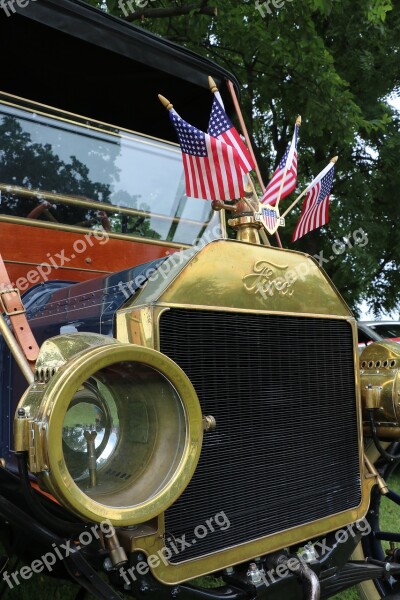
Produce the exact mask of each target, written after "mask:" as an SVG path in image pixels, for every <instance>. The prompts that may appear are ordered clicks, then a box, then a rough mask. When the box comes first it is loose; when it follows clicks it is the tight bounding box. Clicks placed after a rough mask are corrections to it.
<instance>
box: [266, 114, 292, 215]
mask: <svg viewBox="0 0 400 600" xmlns="http://www.w3.org/2000/svg"><path fill="white" fill-rule="evenodd" d="M299 129H300V127H299V125H295V127H294V133H293V138H292V141H291V143H290V144H289V146H288V147H287V149H286V152H285V154H284V155H283V157H282V160H281V162H280V163H279V165H278V166H277V168H276V171H275V173H274V174H273V176H272V178H271V180H270V182H269V184H268V185H267V189H266V190H265V192H264V195H263V197H262V198H261V202H262V203H263V204H270V205H271V206H274V205H275V204H276V202H277V200H278V197H279V191H280V189H281V186H282V180H283V176H284V175H285V170H286V175H285V179H284V182H283V187H282V194H281V197H280V200H283V198H286V196H288V195H289V194H291V193H292V192H293V190H294V189H295V188H296V180H297V141H298V138H299ZM286 165H287V169H286Z"/></svg>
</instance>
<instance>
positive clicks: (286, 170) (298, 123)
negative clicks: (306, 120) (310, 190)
mask: <svg viewBox="0 0 400 600" xmlns="http://www.w3.org/2000/svg"><path fill="white" fill-rule="evenodd" d="M300 125H301V116H300V115H298V116H297V119H296V122H295V124H294V126H295V127H296V126H298V127H300ZM288 158H289V157H288ZM288 169H289V161H288V160H287V161H286V165H285V170H284V171H283V177H282V181H281V187H280V188H279V193H278V198H277V200H276V203H275V205H276V207H278V205H279V202H280V199H281V196H282V191H283V186H284V184H285V179H286V175H287V172H288ZM282 216H283V215H282Z"/></svg>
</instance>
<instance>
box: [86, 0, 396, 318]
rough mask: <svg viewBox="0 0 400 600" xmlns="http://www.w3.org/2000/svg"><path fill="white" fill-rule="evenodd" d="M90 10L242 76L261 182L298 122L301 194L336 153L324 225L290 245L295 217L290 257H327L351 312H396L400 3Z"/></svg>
mask: <svg viewBox="0 0 400 600" xmlns="http://www.w3.org/2000/svg"><path fill="white" fill-rule="evenodd" d="M90 3H91V4H92V5H95V6H102V7H103V8H107V10H109V11H110V12H112V13H113V14H116V15H118V16H121V17H122V18H125V19H127V20H129V21H132V20H134V21H136V20H137V19H138V18H140V19H141V20H140V25H141V26H143V27H146V28H148V29H149V30H151V31H153V32H155V33H158V34H161V35H162V36H164V37H166V38H168V39H170V40H172V41H176V42H178V43H181V44H184V45H185V46H187V47H189V48H191V49H192V50H194V51H196V52H198V53H200V54H202V55H204V56H207V57H209V58H211V59H214V60H215V61H216V62H218V63H220V64H221V65H223V66H225V67H227V68H228V69H229V70H231V71H232V72H233V73H234V74H235V75H236V76H237V77H238V79H239V81H240V82H241V84H242V91H243V93H242V109H243V112H244V115H245V119H246V122H247V125H248V129H249V133H250V135H251V137H252V139H253V140H254V143H255V151H256V155H257V158H258V162H259V164H260V167H261V170H262V173H263V177H264V180H266V181H267V180H268V177H269V176H271V174H272V173H273V171H274V168H275V166H276V163H277V161H278V160H279V159H280V157H281V156H282V154H283V152H284V150H285V148H286V146H287V144H288V142H289V141H290V138H291V135H292V130H293V124H294V120H295V117H296V115H297V114H298V113H300V114H302V116H303V126H302V128H301V134H300V142H299V191H300V190H301V189H302V188H303V187H304V185H305V184H306V183H308V182H309V181H310V180H311V178H312V177H313V176H315V175H316V174H317V173H318V172H319V171H320V170H321V169H322V168H323V167H324V166H325V164H327V162H328V160H329V159H330V158H331V156H333V155H336V154H339V157H340V160H339V162H338V165H337V176H336V180H335V185H334V195H333V196H332V202H331V209H330V213H331V214H330V222H329V224H328V226H327V227H325V228H323V229H320V230H317V231H315V232H312V233H310V234H308V235H306V236H305V237H304V238H301V239H300V240H299V241H298V242H296V243H295V244H294V245H293V246H292V245H291V243H290V239H291V233H292V231H293V228H294V226H295V223H296V220H297V219H298V217H299V213H300V206H298V207H297V208H296V209H295V210H293V212H292V213H291V214H290V215H289V216H288V219H287V227H286V228H285V229H284V230H283V231H282V230H281V231H282V234H281V235H282V240H283V242H284V246H285V247H291V248H294V249H296V250H301V251H305V252H309V253H310V254H312V255H316V256H318V257H319V258H320V259H321V257H323V258H324V260H325V261H327V262H323V266H324V268H325V269H326V270H327V271H328V273H329V275H330V276H331V278H332V279H333V281H334V283H335V284H336V285H337V287H338V288H339V290H340V291H341V292H342V294H343V295H344V297H345V299H346V300H347V302H348V303H349V304H350V306H351V307H352V308H353V309H355V310H357V305H358V303H359V302H360V300H362V299H366V300H368V302H369V304H370V307H371V308H372V309H373V310H374V312H375V313H376V314H377V315H378V314H379V313H380V312H381V311H389V310H394V309H396V308H397V309H399V308H400V298H399V295H398V292H397V290H398V288H399V287H400V270H399V269H398V265H399V263H400V247H399V245H398V244H397V243H396V235H395V227H396V221H397V219H398V218H399V217H400V207H399V203H398V202H396V191H397V190H398V189H399V185H400V174H399V173H398V170H397V169H396V161H397V157H398V156H399V154H398V151H399V149H400V133H399V121H400V116H399V113H398V112H396V111H395V110H394V109H393V108H392V107H391V106H390V104H389V103H388V100H387V99H388V96H389V95H390V94H396V93H397V94H398V93H399V90H400V69H399V67H398V55H399V52H400V7H399V5H398V3H394V2H392V1H391V0H340V1H339V2H338V1H336V0H302V2H299V1H298V0H297V1H295V0H286V2H285V1H284V0H266V1H265V2H261V1H258V2H254V1H253V0H247V1H245V0H243V1H240V0H237V1H235V2H228V1H227V0H221V1H219V2H218V13H217V16H215V11H214V6H211V4H213V5H215V4H217V3H215V2H214V3H211V2H207V1H200V0H199V1H197V2H195V1H193V2H192V1H190V2H189V0H176V1H175V2H173V3H172V6H171V2H166V1H163V0H159V1H157V6H156V7H155V5H154V6H153V4H152V3H147V5H146V7H144V8H143V9H140V10H141V11H142V12H140V10H139V8H137V7H138V6H139V4H140V5H141V6H143V4H144V3H143V2H141V3H135V2H132V3H131V5H132V6H133V7H134V9H135V10H134V11H131V12H130V13H129V14H128V16H127V15H126V14H125V13H126V7H125V11H123V10H122V9H121V8H120V7H119V4H121V3H119V2H118V1H116V0H107V2H100V1H97V0H91V1H90ZM136 8H137V9H136ZM167 9H169V10H167ZM210 102H211V99H210ZM177 108H178V110H179V107H177ZM183 116H184V115H183ZM294 197H295V196H294V195H293V197H292V199H293V198H294ZM289 203H290V199H288V200H285V201H283V203H282V206H283V207H284V208H286V207H287V206H288V205H289ZM360 229H362V230H363V231H364V232H366V234H367V235H368V244H367V246H361V245H360V244H357V243H355V236H354V232H355V231H357V230H360ZM346 239H348V240H349V241H348V242H346ZM340 241H342V242H344V246H343V244H342V245H340V243H339V242H340ZM339 248H341V249H342V251H341V252H339ZM321 252H322V254H321ZM331 257H332V258H331Z"/></svg>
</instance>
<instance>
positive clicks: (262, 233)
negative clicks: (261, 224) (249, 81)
mask: <svg viewBox="0 0 400 600" xmlns="http://www.w3.org/2000/svg"><path fill="white" fill-rule="evenodd" d="M215 88H216V91H217V87H216V86H215ZM158 99H159V100H160V102H161V104H162V105H163V106H164V107H165V108H166V109H167V110H168V111H170V110H172V109H173V107H174V105H173V104H172V103H171V102H170V101H169V100H168V99H167V98H165V96H162V95H161V94H158ZM247 178H248V180H249V183H250V187H251V189H252V192H253V194H254V197H255V199H256V200H257V202H258V195H257V192H256V189H255V187H254V183H253V181H252V179H251V177H250V175H247ZM244 201H245V202H246V204H247V206H248V207H249V208H250V210H251V212H252V213H253V214H255V210H254V208H253V207H252V206H251V204H250V202H249V201H248V200H247V198H246V197H244ZM260 237H261V239H262V240H263V242H264V244H265V245H266V246H270V245H271V244H270V241H269V239H268V238H267V236H266V234H265V231H264V230H263V229H260ZM279 243H280V240H279ZM281 248H282V245H281Z"/></svg>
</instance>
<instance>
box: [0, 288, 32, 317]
mask: <svg viewBox="0 0 400 600" xmlns="http://www.w3.org/2000/svg"><path fill="white" fill-rule="evenodd" d="M13 293H15V294H17V296H18V299H19V301H20V303H21V306H22V309H21V310H13V311H11V312H9V311H8V310H7V309H6V307H5V305H4V302H3V299H2V296H3V294H13ZM0 308H2V312H4V313H5V314H6V316H7V317H13V316H15V315H23V314H24V313H25V312H26V311H25V307H24V305H23V304H22V299H21V294H20V291H19V289H18V288H13V289H9V290H0Z"/></svg>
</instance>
